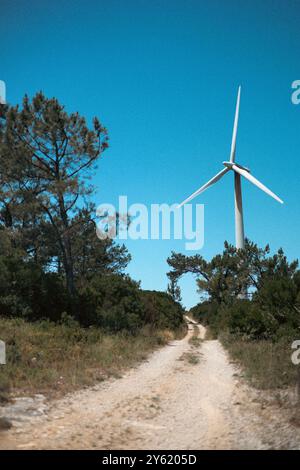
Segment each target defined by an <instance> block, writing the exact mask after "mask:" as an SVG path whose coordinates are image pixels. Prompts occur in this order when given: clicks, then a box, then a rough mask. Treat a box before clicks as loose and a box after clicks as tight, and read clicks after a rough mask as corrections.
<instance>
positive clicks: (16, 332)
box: [0, 319, 185, 402]
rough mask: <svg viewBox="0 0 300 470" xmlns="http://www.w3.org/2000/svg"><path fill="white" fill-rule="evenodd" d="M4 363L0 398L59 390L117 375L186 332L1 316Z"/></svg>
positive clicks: (47, 393) (0, 369) (55, 392)
mask: <svg viewBox="0 0 300 470" xmlns="http://www.w3.org/2000/svg"><path fill="white" fill-rule="evenodd" d="M0 331H1V337H2V338H3V340H4V341H5V342H6V346H7V364H6V365H5V366H3V365H2V366H0V401H2V402H3V401H5V400H6V399H7V398H8V397H9V394H14V395H15V394H20V393H22V394H24V393H29V394H31V393H43V394H46V395H47V396H57V395H61V394H64V393H66V392H69V391H71V390H74V389H77V388H79V387H83V386H86V385H91V384H94V383H97V382H99V381H102V380H104V379H106V378H108V377H111V376H113V377H118V376H119V375H120V374H122V372H123V371H124V369H125V368H127V367H130V366H132V365H134V364H136V363H138V362H140V361H142V360H144V359H145V358H146V357H147V355H148V354H149V353H150V352H151V351H153V350H154V349H155V348H157V347H159V346H162V345H164V344H166V343H167V342H168V341H170V340H171V339H173V338H174V337H181V336H182V335H184V334H185V330H184V328H178V329H177V330H173V331H170V330H166V329H165V330H158V329H152V328H150V327H149V326H148V327H146V326H145V327H144V328H142V329H141V330H139V332H138V333H136V334H135V335H132V334H130V333H128V332H125V331H124V332H119V333H108V332H105V331H103V330H102V329H100V328H98V327H90V328H82V327H81V326H80V325H79V324H78V323H77V322H76V321H73V320H72V319H66V320H65V321H64V322H62V323H60V324H55V323H53V322H49V321H46V320H45V321H40V322H35V323H30V322H26V321H24V320H22V319H1V320H0Z"/></svg>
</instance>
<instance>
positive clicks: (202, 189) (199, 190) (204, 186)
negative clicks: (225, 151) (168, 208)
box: [178, 168, 230, 208]
mask: <svg viewBox="0 0 300 470" xmlns="http://www.w3.org/2000/svg"><path fill="white" fill-rule="evenodd" d="M229 170H230V168H224V170H221V171H220V172H219V173H218V174H217V175H216V176H214V177H213V178H211V179H210V180H209V181H208V182H207V183H205V184H204V185H203V186H201V188H199V189H197V191H195V192H194V193H193V194H191V195H190V196H189V197H188V198H187V199H185V200H184V201H183V202H182V203H181V204H179V205H178V208H179V207H181V206H183V205H184V204H186V203H187V202H189V201H191V200H192V199H194V197H196V196H198V194H201V193H203V191H205V190H206V189H207V188H209V186H211V185H212V184H214V183H216V182H217V181H219V179H221V178H222V176H224V175H225V173H227V172H228V171H229Z"/></svg>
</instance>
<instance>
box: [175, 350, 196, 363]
mask: <svg viewBox="0 0 300 470" xmlns="http://www.w3.org/2000/svg"><path fill="white" fill-rule="evenodd" d="M179 360H180V361H185V362H188V363H189V364H192V365H196V364H198V363H199V361H200V358H199V354H195V353H193V352H185V353H183V354H182V356H181V357H180V358H179Z"/></svg>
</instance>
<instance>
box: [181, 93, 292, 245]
mask: <svg viewBox="0 0 300 470" xmlns="http://www.w3.org/2000/svg"><path fill="white" fill-rule="evenodd" d="M240 99H241V87H240V86H239V89H238V95H237V102H236V110H235V117H234V125H233V133H232V141H231V150H230V159H229V161H225V162H223V165H224V166H225V168H223V170H221V171H220V172H219V173H218V174H217V175H216V176H214V177H213V178H211V179H210V180H209V181H208V182H207V183H205V184H204V185H203V186H201V188H199V189H197V191H195V192H194V193H193V194H191V196H189V197H188V198H187V199H185V200H184V201H183V202H182V203H181V204H179V206H178V207H181V206H183V205H184V204H186V203H187V202H189V201H191V200H192V199H194V197H196V196H198V195H199V194H201V193H203V192H204V191H205V190H206V189H207V188H209V187H210V186H212V185H213V184H215V183H216V182H217V181H219V180H220V179H221V178H222V177H223V176H224V175H225V174H226V173H228V172H229V171H230V170H232V171H233V172H234V202H235V241H236V248H238V249H243V248H244V247H245V236H244V219H243V203H242V187H241V176H243V177H244V178H246V179H247V180H249V181H250V182H251V183H253V184H254V185H255V186H257V187H258V188H259V189H261V190H262V191H264V192H265V193H267V194H268V195H269V196H271V197H273V198H274V199H276V201H278V202H280V203H281V204H283V201H282V200H281V199H280V198H279V197H278V196H276V194H274V193H273V192H272V191H271V190H270V189H268V188H267V187H266V186H265V185H264V184H262V183H261V182H260V181H258V179H256V178H254V176H252V175H251V173H250V170H249V169H248V168H246V167H244V166H242V165H240V164H239V163H236V161H235V150H236V136H237V128H238V120H239V109H240Z"/></svg>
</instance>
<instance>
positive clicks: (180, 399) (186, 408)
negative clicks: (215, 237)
mask: <svg viewBox="0 0 300 470" xmlns="http://www.w3.org/2000/svg"><path fill="white" fill-rule="evenodd" d="M194 328H196V330H195V331H197V332H199V337H200V339H201V341H199V344H198V345H197V344H196V345H195V344H194V342H191V341H190V339H191V337H192V335H193V333H194ZM204 334H205V329H204V328H203V327H202V326H200V325H199V329H198V327H195V326H194V325H193V324H192V323H190V324H189V331H188V334H187V336H186V337H185V338H184V339H183V340H180V341H173V342H172V343H170V344H169V345H168V346H166V347H164V348H162V349H161V350H159V351H156V352H155V353H153V354H152V355H151V356H150V357H149V359H148V361H146V362H144V363H142V364H141V365H139V366H138V367H137V368H135V369H131V370H130V371H129V372H128V373H126V374H125V375H124V376H123V377H122V378H121V379H114V380H110V381H108V382H105V383H102V384H100V385H97V386H95V387H92V388H89V389H86V390H82V391H80V392H76V393H73V394H70V395H69V396H66V397H65V398H64V399H61V400H57V401H53V402H51V403H50V405H49V406H48V408H46V409H43V410H42V411H41V413H40V414H39V416H30V419H29V420H27V421H25V422H22V423H18V422H17V420H16V423H14V424H15V426H14V427H13V428H12V429H11V430H9V431H5V432H2V433H0V449H165V450H167V449H186V450H188V449H270V448H286V449H287V448H300V431H299V428H295V427H293V426H291V425H290V423H289V421H288V419H287V420H286V421H285V419H284V414H283V413H282V412H281V410H280V408H279V407H278V405H276V403H272V402H269V401H262V399H261V396H258V393H257V392H256V391H255V390H253V389H251V388H249V387H248V386H247V385H245V383H243V381H242V380H241V379H240V377H239V371H238V369H237V368H236V366H235V365H234V364H232V363H231V362H230V360H229V359H228V356H227V353H226V352H225V351H224V349H223V347H222V346H221V344H220V343H219V342H218V341H216V340H211V341H209V340H207V341H203V338H204ZM33 414H34V413H33Z"/></svg>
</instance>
